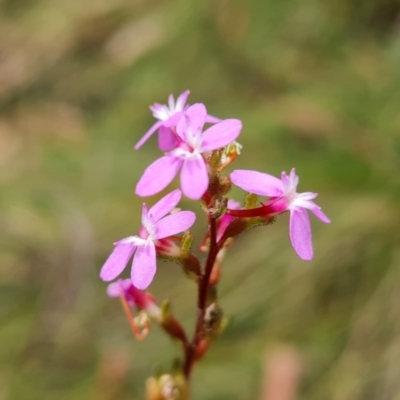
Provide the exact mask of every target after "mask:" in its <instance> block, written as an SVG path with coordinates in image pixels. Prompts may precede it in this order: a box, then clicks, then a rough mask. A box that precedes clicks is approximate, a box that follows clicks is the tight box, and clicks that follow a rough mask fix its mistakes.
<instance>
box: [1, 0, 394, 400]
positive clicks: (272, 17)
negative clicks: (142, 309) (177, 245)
mask: <svg viewBox="0 0 400 400" xmlns="http://www.w3.org/2000/svg"><path fill="white" fill-rule="evenodd" d="M186 89H190V90H191V95H190V97H189V102H190V103H194V102H198V101H200V102H204V103H205V104H206V105H207V107H208V110H209V112H210V113H211V114H213V115H216V116H218V117H221V118H228V117H235V118H239V119H241V120H242V121H243V124H244V129H243V131H242V135H241V137H240V142H241V143H242V144H243V146H244V148H243V154H242V156H241V157H240V158H239V159H238V160H237V161H236V162H235V164H234V168H248V169H259V170H263V171H265V172H269V173H271V174H274V175H278V174H280V172H281V171H282V170H286V171H289V169H290V168H292V167H296V168H297V172H298V174H299V175H300V178H301V183H300V187H299V190H300V191H316V192H319V194H320V196H319V197H318V204H320V205H321V206H322V207H323V209H324V211H325V212H326V214H327V215H328V216H329V217H330V218H331V219H332V224H331V225H324V224H322V223H320V222H319V221H317V220H316V219H314V218H313V217H312V218H313V221H312V222H313V236H314V248H315V258H314V260H313V261H312V262H310V263H307V262H303V261H301V260H300V259H299V258H298V257H297V256H296V255H295V253H294V251H293V249H292V248H291V246H290V242H289V237H288V218H287V216H282V217H280V218H278V220H277V222H276V223H275V224H274V225H273V226H270V227H268V228H264V229H261V228H259V229H256V230H253V231H251V233H249V234H248V235H246V236H243V237H241V238H239V239H238V240H237V241H236V243H235V244H236V245H235V246H234V247H233V248H232V250H231V252H230V254H229V255H228V257H227V259H226V262H225V267H224V271H223V279H222V283H221V287H220V299H221V305H222V306H223V308H224V310H225V314H226V315H227V316H233V317H232V319H231V321H230V325H229V326H228V328H227V330H226V331H225V333H224V334H223V335H222V337H221V338H220V339H219V340H218V341H217V342H216V343H215V345H214V348H213V349H212V351H210V353H209V354H208V355H207V357H206V358H205V360H204V361H203V362H202V363H201V364H200V365H199V366H198V368H197V370H196V373H195V375H194V388H193V390H194V393H193V398H194V399H202V400H223V399H243V400H247V399H256V398H257V396H258V393H259V386H260V379H261V363H262V359H263V354H264V352H265V351H267V352H268V351H269V349H271V348H275V347H276V346H281V345H290V346H293V348H295V349H297V351H298V353H299V355H300V358H301V360H302V361H301V362H302V370H303V374H302V381H301V387H300V394H299V398H300V399H307V400H308V399H309V400H317V399H318V400H321V399H332V400H347V399H348V400H369V399H371V400H378V399H379V400H393V399H394V400H398V399H400V313H399V309H400V270H399V263H400V248H399V243H400V241H399V239H400V232H399V222H400V212H399V201H398V196H399V194H400V174H399V168H400V133H399V132H400V113H399V105H400V2H399V1H398V0H368V1H362V0H325V1H323V0H320V1H318V0H301V1H300V0H253V1H247V0H232V1H229V0H210V1H197V2H195V1H188V0H171V1H168V0H147V1H146V0H69V1H61V0H0V185H1V186H0V191H1V196H0V228H1V229H0V266H1V268H0V280H1V286H0V302H1V306H0V343H1V344H0V399H1V400H3V399H7V400H8V399H10V400H36V399H38V400H39V399H40V400H53V399H57V400H64V399H65V400H66V399H74V400H75V399H76V400H81V399H82V400H83V399H96V400H112V399H118V400H125V399H126V400H128V399H142V398H143V396H144V394H143V393H144V380H145V378H146V377H147V376H149V375H151V374H152V373H153V371H154V368H155V367H156V366H157V365H160V366H162V367H164V368H166V369H168V368H169V365H170V360H171V359H172V357H174V356H176V355H178V354H179V351H178V348H177V347H176V346H174V345H173V344H172V343H171V342H170V340H169V339H168V338H166V337H164V335H163V333H162V332H160V330H159V329H158V327H154V329H153V330H152V332H151V334H150V336H149V337H148V339H147V340H146V341H144V342H143V343H139V342H135V341H134V339H133V338H132V336H131V334H130V331H129V327H128V325H127V323H126V320H125V317H124V315H123V312H122V310H121V308H120V305H119V303H118V301H112V300H109V299H108V298H107V297H106V295H105V287H106V285H105V284H104V283H103V282H101V281H100V280H99V278H98V271H99V269H100V267H101V265H102V263H103V262H104V260H105V259H106V257H107V256H108V254H109V253H110V251H111V249H112V243H113V242H114V241H115V240H117V239H120V238H122V237H125V236H127V235H130V234H134V233H135V232H136V231H137V229H138V227H139V223H140V220H139V219H140V203H141V200H140V199H138V198H136V197H135V195H134V192H133V191H134V186H135V184H136V182H137V180H138V178H139V177H140V175H141V173H142V172H143V170H144V168H145V167H146V166H147V165H148V164H149V163H150V162H151V161H153V160H154V159H155V158H156V157H157V156H158V154H159V153H158V151H157V149H156V145H155V139H153V141H152V143H150V142H148V143H147V144H146V145H145V146H144V147H143V148H142V149H141V150H140V151H137V152H135V151H134V150H133V145H134V144H135V143H136V141H137V140H138V139H139V138H140V137H141V136H142V135H143V133H144V132H145V131H146V130H147V129H148V128H149V127H150V126H151V125H152V124H153V122H154V120H153V118H152V116H151V113H150V112H149V110H148V106H149V105H150V104H152V103H154V102H160V103H165V102H166V100H167V96H168V95H169V93H173V94H175V95H178V94H179V93H181V92H183V91H184V90H186ZM176 185H177V183H176V182H175V183H174V185H173V186H170V187H169V189H171V188H172V187H176ZM232 193H233V196H234V197H235V198H236V199H238V200H241V199H243V192H241V191H239V190H235V191H233V192H232ZM152 201H153V199H151V200H149V202H150V203H151V202H152ZM182 207H185V208H190V209H196V210H199V208H198V206H197V205H193V204H192V203H191V202H189V201H187V200H184V201H183V203H182ZM203 228H204V226H203V225H202V224H201V223H199V224H198V225H197V226H196V228H195V234H196V240H197V241H198V242H199V241H200V239H201V234H202V232H203ZM151 290H152V292H153V293H154V294H155V295H156V297H157V298H158V299H160V300H162V299H164V298H169V299H171V301H172V304H173V308H174V311H175V313H176V314H177V315H178V316H179V317H181V318H182V320H184V321H185V324H186V326H187V327H188V329H189V330H191V328H192V323H193V316H192V313H193V308H194V305H195V296H194V285H193V283H192V282H191V281H189V280H187V279H186V278H185V277H184V276H183V274H182V273H181V271H180V270H179V268H178V267H177V266H176V265H174V264H162V263H160V264H159V273H158V275H157V277H156V279H155V281H154V283H153V284H152V286H151Z"/></svg>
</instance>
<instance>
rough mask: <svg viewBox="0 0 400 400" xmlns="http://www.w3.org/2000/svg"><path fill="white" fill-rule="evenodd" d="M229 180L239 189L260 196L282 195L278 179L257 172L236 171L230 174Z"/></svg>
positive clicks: (281, 186) (280, 183) (281, 187)
mask: <svg viewBox="0 0 400 400" xmlns="http://www.w3.org/2000/svg"><path fill="white" fill-rule="evenodd" d="M231 180H232V182H233V184H235V185H236V186H239V187H240V188H241V189H243V190H246V191H247V192H250V193H254V194H258V195H261V196H281V195H282V193H283V185H282V182H281V180H280V179H278V178H275V177H274V176H272V175H269V174H264V173H262V172H258V171H248V170H244V169H237V170H235V171H233V172H232V173H231Z"/></svg>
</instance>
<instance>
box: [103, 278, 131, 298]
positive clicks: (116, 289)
mask: <svg viewBox="0 0 400 400" xmlns="http://www.w3.org/2000/svg"><path fill="white" fill-rule="evenodd" d="M131 286H132V282H131V280H130V279H118V280H117V281H116V282H112V283H110V284H109V285H108V286H107V295H108V296H109V297H119V296H121V295H124V294H125V292H126V291H127V290H128V289H129V288H130V287H131Z"/></svg>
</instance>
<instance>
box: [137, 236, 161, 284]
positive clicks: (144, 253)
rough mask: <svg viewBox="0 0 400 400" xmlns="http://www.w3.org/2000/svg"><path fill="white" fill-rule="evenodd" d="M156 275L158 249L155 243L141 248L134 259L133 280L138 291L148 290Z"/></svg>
mask: <svg viewBox="0 0 400 400" xmlns="http://www.w3.org/2000/svg"><path fill="white" fill-rule="evenodd" d="M155 273H156V249H155V246H154V243H153V242H149V243H147V244H146V245H145V246H140V247H138V248H137V250H136V254H135V257H134V258H133V263H132V271H131V279H132V283H133V285H134V286H136V287H137V288H138V289H142V290H143V289H146V288H147V286H149V285H150V283H151V281H152V280H153V277H154V274H155Z"/></svg>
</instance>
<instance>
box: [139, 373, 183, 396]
mask: <svg viewBox="0 0 400 400" xmlns="http://www.w3.org/2000/svg"><path fill="white" fill-rule="evenodd" d="M146 398H147V400H188V398H189V391H188V385H187V383H186V381H185V378H184V377H183V375H182V374H173V375H172V374H163V375H161V376H159V377H158V378H154V377H151V378H149V379H147V382H146Z"/></svg>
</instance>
